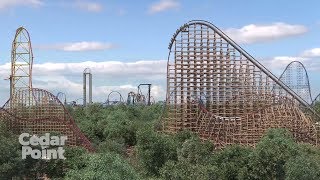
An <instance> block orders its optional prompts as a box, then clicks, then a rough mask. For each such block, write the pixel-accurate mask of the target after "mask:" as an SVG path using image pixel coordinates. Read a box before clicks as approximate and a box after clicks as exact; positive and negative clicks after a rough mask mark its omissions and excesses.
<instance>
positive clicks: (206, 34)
mask: <svg viewBox="0 0 320 180" xmlns="http://www.w3.org/2000/svg"><path fill="white" fill-rule="evenodd" d="M275 85H277V86H278V87H279V88H276V89H275V88H274V86H275ZM302 107H303V108H304V110H302V109H301V108H302ZM319 120H320V116H319V115H318V114H317V113H316V111H315V110H314V109H313V108H312V107H311V106H310V105H309V103H308V102H306V101H305V100H304V99H303V98H301V97H300V96H299V95H297V94H296V93H295V92H294V91H293V90H292V89H290V87H288V86H287V85H286V84H285V83H283V82H282V81H280V80H279V79H278V78H277V77H276V76H275V75H273V74H272V73H271V72H270V71H269V70H268V69H267V68H265V67H264V66H263V65H262V64H260V63H259V62H258V61H257V60H255V59H254V58H253V57H252V56H251V55H249V54H248V53H247V52H246V51H245V50H243V49H242V48H241V47H240V46H239V45H238V44H236V43H235V42H234V41H233V40H232V39H230V38H229V37H228V36H227V35H226V34H224V33H223V32H222V31H221V30H220V29H218V28H217V27H216V26H214V25H213V24H211V23H209V22H206V21H190V22H188V23H187V24H184V25H183V26H181V27H180V28H179V29H178V30H177V31H176V33H175V34H174V35H173V38H172V39H171V42H170V44H169V56H168V64H167V97H166V106H165V110H164V113H163V116H162V122H163V131H165V132H170V133H175V132H178V131H180V130H182V129H188V130H191V131H194V132H196V133H198V134H199V136H200V137H201V138H202V139H208V140H210V141H212V142H213V143H214V144H215V147H216V148H223V147H225V146H226V145H229V144H242V145H249V146H255V144H256V143H257V142H258V141H259V139H260V138H261V137H262V136H263V134H264V133H265V132H266V130H267V129H269V128H287V129H289V130H290V131H291V132H292V134H293V136H294V137H295V139H296V140H297V141H299V142H308V143H311V144H318V140H319V137H318V134H319V133H317V132H318V125H317V123H316V121H319Z"/></svg>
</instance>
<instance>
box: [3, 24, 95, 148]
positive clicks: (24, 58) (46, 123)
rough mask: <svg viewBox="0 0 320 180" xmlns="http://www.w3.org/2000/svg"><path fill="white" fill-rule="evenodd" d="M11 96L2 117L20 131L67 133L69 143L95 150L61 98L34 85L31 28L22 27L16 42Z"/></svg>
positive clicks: (40, 133) (17, 34)
mask: <svg viewBox="0 0 320 180" xmlns="http://www.w3.org/2000/svg"><path fill="white" fill-rule="evenodd" d="M11 64H12V67H11V68H12V69H11V76H10V78H9V79H10V99H9V100H8V101H7V102H6V103H5V104H4V106H3V107H2V108H0V120H3V121H4V122H6V123H7V124H8V125H9V128H10V129H11V130H12V131H13V132H14V133H16V134H21V133H29V134H36V135H44V134H45V133H57V134H60V135H64V136H67V138H68V139H67V141H66V144H67V145H69V146H83V147H84V148H86V149H87V150H88V151H94V149H93V147H92V146H91V143H90V141H89V140H88V139H87V138H86V136H85V135H84V134H83V133H82V132H81V131H80V129H79V128H78V126H77V125H76V124H75V121H74V120H73V118H72V116H71V115H70V114H69V112H68V111H67V110H66V109H65V107H64V105H63V104H62V103H61V101H60V100H59V99H58V97H59V94H58V95H57V96H54V95H53V94H51V93H50V92H48V91H46V90H43V89H36V88H33V87H32V64H33V54H32V48H31V40H30V37H29V33H28V31H27V30H26V29H25V28H23V27H20V28H18V29H17V31H16V35H15V38H14V40H13V43H12V60H11Z"/></svg>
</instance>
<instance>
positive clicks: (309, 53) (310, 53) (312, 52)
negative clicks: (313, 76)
mask: <svg viewBox="0 0 320 180" xmlns="http://www.w3.org/2000/svg"><path fill="white" fill-rule="evenodd" d="M302 56H304V57H320V48H313V49H308V50H305V51H304V52H302Z"/></svg>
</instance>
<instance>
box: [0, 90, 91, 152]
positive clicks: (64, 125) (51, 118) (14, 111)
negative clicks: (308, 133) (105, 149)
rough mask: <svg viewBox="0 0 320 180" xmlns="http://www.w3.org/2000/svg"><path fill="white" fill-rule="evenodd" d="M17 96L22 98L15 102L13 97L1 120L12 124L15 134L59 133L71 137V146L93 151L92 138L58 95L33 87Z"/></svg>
mask: <svg viewBox="0 0 320 180" xmlns="http://www.w3.org/2000/svg"><path fill="white" fill-rule="evenodd" d="M30 95H31V96H30ZM15 97H19V98H16V99H15V101H13V99H12V98H10V99H9V100H8V101H7V102H6V103H5V104H4V106H3V107H2V113H1V116H2V117H1V119H2V120H4V121H5V122H7V123H8V125H9V128H10V129H11V130H12V131H13V132H14V133H16V134H21V133H29V134H37V135H44V134H45V133H58V134H60V135H64V136H67V137H68V139H67V141H66V144H67V145H68V146H83V147H84V148H86V149H87V150H89V151H93V147H92V146H91V143H90V141H89V140H88V139H87V138H86V137H85V135H84V134H83V133H82V132H81V131H80V129H79V128H78V126H77V125H76V124H75V121H74V120H73V118H72V116H71V115H70V114H69V112H68V111H67V110H66V109H65V107H64V106H63V104H62V103H61V102H60V100H59V99H58V98H57V97H56V96H54V95H53V94H51V93H50V92H48V91H46V90H42V89H36V88H33V89H31V90H29V89H25V90H20V91H17V92H16V94H15Z"/></svg>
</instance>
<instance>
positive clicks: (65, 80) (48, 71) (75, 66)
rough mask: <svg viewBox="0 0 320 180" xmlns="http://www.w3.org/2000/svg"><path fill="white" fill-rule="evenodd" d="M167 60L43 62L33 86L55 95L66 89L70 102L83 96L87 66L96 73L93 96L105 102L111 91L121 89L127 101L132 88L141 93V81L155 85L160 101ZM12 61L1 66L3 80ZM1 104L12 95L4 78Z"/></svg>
mask: <svg viewBox="0 0 320 180" xmlns="http://www.w3.org/2000/svg"><path fill="white" fill-rule="evenodd" d="M166 62H167V61H166V60H159V61H136V62H120V61H106V62H92V61H87V62H79V63H43V64H34V65H33V87H37V88H41V89H46V90H48V91H50V92H52V93H53V94H55V95H56V94H57V93H58V92H60V91H61V92H65V93H66V94H67V96H68V97H67V98H68V101H71V100H75V99H78V98H81V97H82V73H83V70H84V69H85V68H86V67H89V68H90V69H91V72H92V75H93V98H94V101H95V102H103V101H105V100H106V98H107V95H108V94H109V93H110V92H111V91H119V92H120V93H121V94H122V96H123V98H124V99H125V100H126V98H127V95H128V93H129V92H130V91H134V92H137V86H138V85H139V84H140V83H151V84H152V91H151V94H152V96H153V97H154V98H155V99H156V101H158V100H164V98H165V88H166V86H165V84H166V83H165V82H166ZM10 68H11V67H10V63H6V64H3V65H0V79H5V78H7V77H8V76H9V74H10ZM2 82H4V83H1V84H2V85H3V84H5V86H4V87H2V88H1V89H0V103H4V102H5V101H6V100H7V99H8V96H9V82H7V83H5V81H3V80H2Z"/></svg>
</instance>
